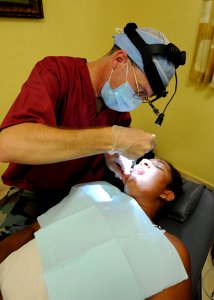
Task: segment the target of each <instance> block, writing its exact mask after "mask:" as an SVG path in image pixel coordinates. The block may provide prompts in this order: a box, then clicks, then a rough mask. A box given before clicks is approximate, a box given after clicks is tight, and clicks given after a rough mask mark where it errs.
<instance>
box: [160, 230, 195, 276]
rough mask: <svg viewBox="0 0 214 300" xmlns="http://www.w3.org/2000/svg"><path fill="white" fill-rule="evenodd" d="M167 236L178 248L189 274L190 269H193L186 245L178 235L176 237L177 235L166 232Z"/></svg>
mask: <svg viewBox="0 0 214 300" xmlns="http://www.w3.org/2000/svg"><path fill="white" fill-rule="evenodd" d="M165 236H166V237H167V238H168V240H169V241H170V242H171V243H172V244H173V246H174V247H175V249H176V250H177V252H178V254H179V256H180V258H181V260H182V262H183V265H184V267H185V269H186V272H187V273H188V274H190V270H191V266H190V257H189V253H188V251H187V249H186V247H185V245H184V244H183V242H182V241H181V240H180V239H179V238H178V237H176V236H175V235H173V234H171V233H168V232H165Z"/></svg>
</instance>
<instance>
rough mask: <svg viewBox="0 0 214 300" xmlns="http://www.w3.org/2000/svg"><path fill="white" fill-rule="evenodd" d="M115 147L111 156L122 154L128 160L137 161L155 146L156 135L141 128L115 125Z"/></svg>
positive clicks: (111, 151)
mask: <svg viewBox="0 0 214 300" xmlns="http://www.w3.org/2000/svg"><path fill="white" fill-rule="evenodd" d="M112 130H113V133H114V138H115V139H114V145H113V148H112V150H110V151H108V153H109V154H111V155H112V154H115V153H118V154H122V155H123V156H125V157H126V158H129V159H132V160H136V159H137V158H139V157H141V156H143V155H144V154H145V153H147V152H149V151H151V150H152V149H153V148H154V146H155V135H154V134H151V133H148V132H145V131H143V130H142V129H139V128H128V127H122V126H117V125H114V126H113V127H112Z"/></svg>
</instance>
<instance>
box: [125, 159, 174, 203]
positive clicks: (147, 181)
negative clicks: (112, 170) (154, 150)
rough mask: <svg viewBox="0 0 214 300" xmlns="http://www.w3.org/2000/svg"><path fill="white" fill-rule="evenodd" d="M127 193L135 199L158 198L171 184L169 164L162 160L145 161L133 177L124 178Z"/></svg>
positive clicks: (140, 164)
mask: <svg viewBox="0 0 214 300" xmlns="http://www.w3.org/2000/svg"><path fill="white" fill-rule="evenodd" d="M123 182H124V185H125V192H126V193H127V194H128V195H130V196H132V197H134V198H135V199H136V198H137V197H147V198H148V197H149V198H154V199H155V198H157V197H159V195H160V194H161V193H162V192H164V190H165V189H166V188H167V186H168V184H169V183H170V182H171V172H170V166H169V164H168V163H167V162H166V161H164V160H160V159H150V160H148V159H143V160H142V161H141V162H140V163H139V164H137V165H136V166H135V167H134V169H133V171H132V173H131V175H128V176H125V177H124V178H123Z"/></svg>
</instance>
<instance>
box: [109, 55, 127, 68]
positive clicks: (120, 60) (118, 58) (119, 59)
mask: <svg viewBox="0 0 214 300" xmlns="http://www.w3.org/2000/svg"><path fill="white" fill-rule="evenodd" d="M128 59H129V57H128V54H127V52H126V51H125V50H118V51H116V52H115V53H114V55H113V60H112V68H113V69H116V68H117V67H118V66H120V65H121V64H124V63H125V64H126V63H127V61H128Z"/></svg>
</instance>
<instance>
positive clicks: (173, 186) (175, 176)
mask: <svg viewBox="0 0 214 300" xmlns="http://www.w3.org/2000/svg"><path fill="white" fill-rule="evenodd" d="M167 163H168V165H169V166H170V173H171V178H172V180H171V182H170V183H169V184H168V189H170V190H171V191H173V192H174V194H175V197H176V198H178V196H180V195H181V193H182V192H183V181H182V177H181V174H180V173H179V172H178V170H177V169H176V168H175V167H174V166H173V165H172V164H171V163H169V162H167Z"/></svg>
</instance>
